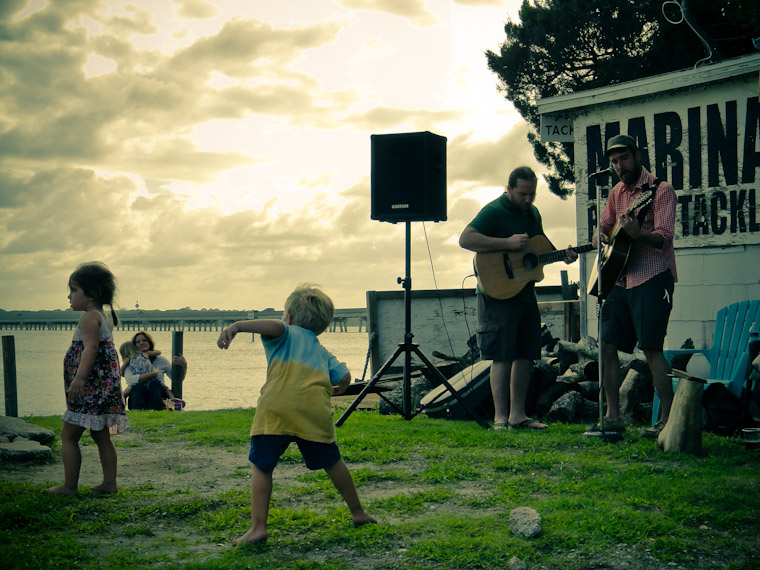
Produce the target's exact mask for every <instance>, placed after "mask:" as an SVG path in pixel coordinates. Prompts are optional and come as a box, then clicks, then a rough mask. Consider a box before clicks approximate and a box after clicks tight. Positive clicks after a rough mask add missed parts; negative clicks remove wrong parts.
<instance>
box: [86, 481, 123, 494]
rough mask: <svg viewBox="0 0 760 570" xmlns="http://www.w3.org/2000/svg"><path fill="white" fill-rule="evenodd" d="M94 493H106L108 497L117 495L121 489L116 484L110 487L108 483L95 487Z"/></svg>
mask: <svg viewBox="0 0 760 570" xmlns="http://www.w3.org/2000/svg"><path fill="white" fill-rule="evenodd" d="M92 491H93V492H95V493H105V494H108V495H115V494H116V493H118V492H119V488H118V487H117V486H116V484H115V483H114V484H113V485H109V484H106V483H101V484H100V485H95V486H94V487H93V488H92Z"/></svg>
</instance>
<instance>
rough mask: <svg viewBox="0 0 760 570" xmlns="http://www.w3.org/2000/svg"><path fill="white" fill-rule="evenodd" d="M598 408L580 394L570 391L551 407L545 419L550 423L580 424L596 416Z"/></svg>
mask: <svg viewBox="0 0 760 570" xmlns="http://www.w3.org/2000/svg"><path fill="white" fill-rule="evenodd" d="M597 409H598V406H597V405H596V404H594V403H593V402H590V401H589V400H587V399H586V398H584V397H583V396H581V394H580V393H578V392H576V391H570V392H567V393H566V394H563V395H562V396H560V397H559V398H557V401H556V402H554V404H553V405H552V408H551V410H549V413H548V414H547V416H546V417H547V419H548V420H549V421H552V422H564V423H569V424H571V423H580V422H585V421H591V420H592V419H593V418H594V417H596V415H597Z"/></svg>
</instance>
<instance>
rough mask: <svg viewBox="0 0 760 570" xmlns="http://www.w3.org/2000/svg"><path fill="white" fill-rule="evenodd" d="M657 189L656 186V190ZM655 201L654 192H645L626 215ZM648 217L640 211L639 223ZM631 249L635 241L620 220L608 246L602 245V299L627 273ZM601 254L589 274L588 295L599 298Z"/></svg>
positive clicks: (613, 230)
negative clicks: (624, 272) (624, 273)
mask: <svg viewBox="0 0 760 570" xmlns="http://www.w3.org/2000/svg"><path fill="white" fill-rule="evenodd" d="M656 188H657V187H656V186H655V189H656ZM653 200H654V192H653V191H652V190H645V191H643V192H642V194H641V196H639V197H638V198H637V199H636V201H635V202H634V203H633V204H631V206H630V208H628V209H627V210H626V214H629V215H630V214H631V213H633V212H634V210H636V209H637V208H645V207H647V206H649V205H650V204H651V203H652V201H653ZM642 214H644V215H646V212H645V211H643V210H642V211H640V212H639V214H638V217H639V222H640V223H641V222H642V218H643V217H644V216H643V215H642ZM631 247H633V240H632V239H631V236H629V235H628V234H627V233H626V231H625V230H624V229H623V227H622V226H621V225H620V220H618V221H617V222H615V225H614V226H613V228H612V232H611V233H610V237H609V240H608V242H607V243H606V244H603V245H602V253H601V255H602V280H601V281H602V295H601V297H600V298H601V299H604V298H605V297H607V295H609V294H610V293H611V292H612V288H613V287H614V286H615V283H617V282H618V279H620V276H621V275H622V274H623V271H625V268H626V265H628V257H629V256H630V255H631ZM598 267H599V254H597V255H596V259H595V260H594V265H593V266H591V273H590V274H589V288H588V294H589V295H594V296H595V297H599V276H598V273H599V270H598Z"/></svg>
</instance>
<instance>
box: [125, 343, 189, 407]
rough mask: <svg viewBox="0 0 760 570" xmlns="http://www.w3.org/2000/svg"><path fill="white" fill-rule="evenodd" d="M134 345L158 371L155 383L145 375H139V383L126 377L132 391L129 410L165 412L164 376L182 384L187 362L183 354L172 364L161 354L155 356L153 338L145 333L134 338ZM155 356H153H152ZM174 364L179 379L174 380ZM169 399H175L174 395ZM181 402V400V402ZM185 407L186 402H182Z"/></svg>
mask: <svg viewBox="0 0 760 570" xmlns="http://www.w3.org/2000/svg"><path fill="white" fill-rule="evenodd" d="M132 344H134V345H135V347H136V348H137V350H138V351H139V352H141V353H143V354H146V353H147V354H148V356H147V359H148V360H149V361H150V363H151V365H152V367H153V368H155V369H156V371H157V372H156V376H155V377H154V378H155V381H153V380H154V378H153V377H150V376H148V375H145V374H141V375H139V377H137V381H135V379H134V377H129V376H125V378H126V379H127V384H131V386H132V390H131V392H130V397H129V403H130V405H129V409H130V410H164V409H166V406H165V404H164V399H163V392H162V389H161V386H162V385H166V382H164V376H168V377H169V379H170V380H177V381H178V382H182V381H183V380H184V379H185V376H186V375H187V360H185V357H184V356H182V355H181V354H178V355H177V356H175V357H174V358H172V362H171V363H169V361H168V360H167V359H166V358H165V357H164V356H162V355H161V354H153V352H154V351H155V350H156V346H155V342H153V339H152V338H151V336H150V335H149V334H148V333H147V332H145V331H140V332H138V333H136V334H135V335H134V336H133V337H132ZM152 354H153V355H152ZM172 364H174V365H175V366H176V367H177V370H178V377H177V378H172ZM169 398H174V395H173V394H172V395H171V396H169ZM174 399H175V401H176V398H174ZM180 402H181V400H180ZM182 406H183V407H184V402H182Z"/></svg>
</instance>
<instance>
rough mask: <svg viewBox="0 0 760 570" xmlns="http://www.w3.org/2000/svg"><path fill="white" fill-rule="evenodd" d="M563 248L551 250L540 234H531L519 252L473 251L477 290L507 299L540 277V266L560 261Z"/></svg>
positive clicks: (585, 248)
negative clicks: (474, 252)
mask: <svg viewBox="0 0 760 570" xmlns="http://www.w3.org/2000/svg"><path fill="white" fill-rule="evenodd" d="M572 249H573V251H575V252H577V253H584V252H586V251H590V250H592V249H594V246H593V245H591V244H587V245H581V246H578V247H574V248H572ZM565 251H566V250H564V249H554V247H553V246H552V244H551V243H550V242H549V240H548V239H546V238H545V237H544V236H540V235H539V236H533V237H532V238H530V240H528V245H526V246H525V247H524V248H523V249H521V250H519V251H489V252H486V253H476V254H475V260H474V263H473V265H474V266H475V275H476V276H477V278H478V285H479V286H480V290H481V291H483V293H485V294H486V295H488V296H489V297H492V298H494V299H510V298H512V297H514V296H515V295H517V294H518V293H519V292H520V291H522V290H523V289H524V288H525V286H526V285H527V284H528V283H529V282H531V281H541V280H542V279H543V278H544V265H548V264H549V263H554V262H555V261H563V260H564V259H565Z"/></svg>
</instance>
